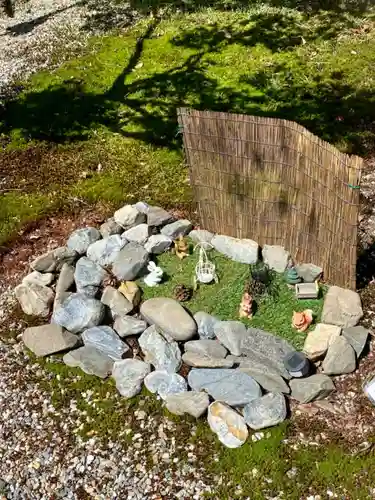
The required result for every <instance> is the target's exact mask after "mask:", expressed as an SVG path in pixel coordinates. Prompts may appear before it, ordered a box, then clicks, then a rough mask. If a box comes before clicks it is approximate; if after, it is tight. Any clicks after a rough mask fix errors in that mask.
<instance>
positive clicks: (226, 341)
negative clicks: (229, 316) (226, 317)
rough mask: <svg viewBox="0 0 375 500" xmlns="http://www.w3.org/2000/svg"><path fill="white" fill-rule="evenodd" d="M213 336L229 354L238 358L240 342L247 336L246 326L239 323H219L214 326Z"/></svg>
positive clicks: (240, 350)
mask: <svg viewBox="0 0 375 500" xmlns="http://www.w3.org/2000/svg"><path fill="white" fill-rule="evenodd" d="M214 333H215V336H216V337H217V338H218V339H219V341H220V342H221V343H222V344H223V345H224V346H225V347H226V348H227V349H228V351H229V352H230V353H231V354H234V355H235V356H240V354H241V353H242V347H241V346H242V340H243V338H244V337H245V336H246V335H247V332H246V326H245V325H244V324H243V323H241V322H240V321H220V322H217V323H216V324H215V326H214Z"/></svg>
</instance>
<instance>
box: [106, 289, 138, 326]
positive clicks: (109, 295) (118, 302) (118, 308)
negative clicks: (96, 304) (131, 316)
mask: <svg viewBox="0 0 375 500" xmlns="http://www.w3.org/2000/svg"><path fill="white" fill-rule="evenodd" d="M101 301H102V302H103V304H104V305H106V306H108V307H109V308H110V310H111V313H112V317H113V318H117V317H118V316H125V315H126V314H128V313H130V311H131V310H132V309H133V304H132V303H131V302H130V301H129V300H128V299H127V298H126V297H124V295H123V294H122V293H120V292H119V291H118V290H116V288H114V287H113V286H106V287H105V289H104V291H103V295H102V298H101Z"/></svg>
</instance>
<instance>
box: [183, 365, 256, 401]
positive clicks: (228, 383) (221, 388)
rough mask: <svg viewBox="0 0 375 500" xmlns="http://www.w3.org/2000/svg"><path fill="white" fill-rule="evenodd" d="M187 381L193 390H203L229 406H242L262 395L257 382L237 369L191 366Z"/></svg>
mask: <svg viewBox="0 0 375 500" xmlns="http://www.w3.org/2000/svg"><path fill="white" fill-rule="evenodd" d="M188 383H189V385H190V387H191V388H192V389H193V390H194V391H201V390H205V391H206V392H208V394H210V396H212V397H213V398H214V399H216V400H218V401H224V402H225V403H228V404H229V405H230V406H243V405H245V404H247V403H249V402H250V401H252V400H253V399H255V398H259V397H260V396H261V395H262V391H261V389H260V387H259V385H258V383H257V382H255V380H254V379H253V378H251V377H250V376H249V375H247V374H246V373H242V372H240V371H239V370H231V369H225V368H217V369H210V368H193V369H192V370H191V371H190V372H189V375H188Z"/></svg>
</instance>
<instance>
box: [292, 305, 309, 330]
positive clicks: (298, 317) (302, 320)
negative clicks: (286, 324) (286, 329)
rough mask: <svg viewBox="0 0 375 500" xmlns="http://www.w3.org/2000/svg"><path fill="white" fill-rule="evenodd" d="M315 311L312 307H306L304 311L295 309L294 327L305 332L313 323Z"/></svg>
mask: <svg viewBox="0 0 375 500" xmlns="http://www.w3.org/2000/svg"><path fill="white" fill-rule="evenodd" d="M312 320H313V312H312V310H311V309H305V310H304V311H302V312H296V311H293V319H292V327H293V328H296V330H297V331H298V332H305V331H306V330H307V329H308V327H309V326H310V325H311V323H312Z"/></svg>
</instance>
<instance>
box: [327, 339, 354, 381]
mask: <svg viewBox="0 0 375 500" xmlns="http://www.w3.org/2000/svg"><path fill="white" fill-rule="evenodd" d="M322 368H323V371H324V373H325V374H326V375H342V374H344V373H352V372H354V370H355V369H356V357H355V351H354V349H353V347H352V346H351V345H350V344H349V342H348V341H347V340H346V338H345V337H342V336H340V337H337V338H336V339H335V340H334V341H333V342H332V344H331V345H330V346H329V347H328V351H327V354H326V357H325V358H324V360H323V364H322Z"/></svg>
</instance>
